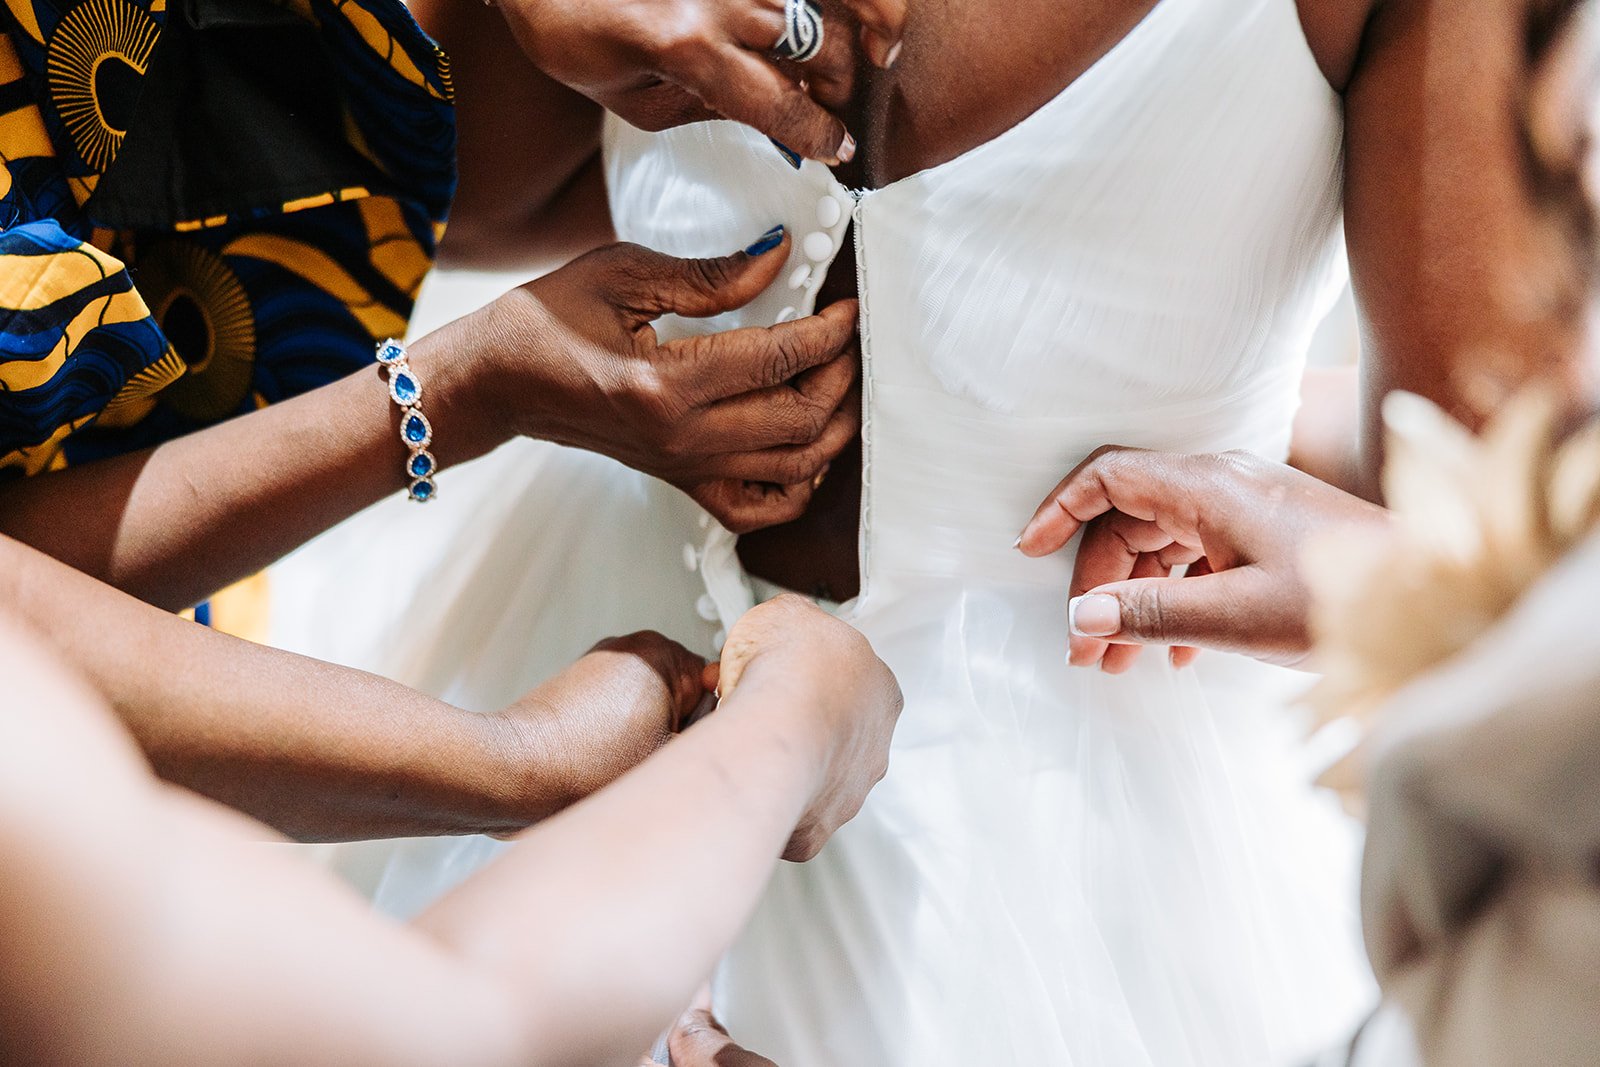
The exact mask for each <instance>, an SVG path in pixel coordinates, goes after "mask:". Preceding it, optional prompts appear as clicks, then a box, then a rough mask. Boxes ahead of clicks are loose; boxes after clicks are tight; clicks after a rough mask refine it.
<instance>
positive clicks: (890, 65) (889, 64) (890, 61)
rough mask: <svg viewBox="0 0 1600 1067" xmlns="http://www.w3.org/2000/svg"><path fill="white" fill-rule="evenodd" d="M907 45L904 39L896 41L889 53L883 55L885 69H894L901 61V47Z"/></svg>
mask: <svg viewBox="0 0 1600 1067" xmlns="http://www.w3.org/2000/svg"><path fill="white" fill-rule="evenodd" d="M904 46H905V42H904V41H896V42H895V44H894V47H893V48H891V49H889V54H888V55H886V56H884V57H883V69H884V70H892V69H894V65H895V64H896V63H898V62H899V61H900V49H901V48H902V47H904Z"/></svg>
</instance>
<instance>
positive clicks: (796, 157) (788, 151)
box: [767, 137, 805, 170]
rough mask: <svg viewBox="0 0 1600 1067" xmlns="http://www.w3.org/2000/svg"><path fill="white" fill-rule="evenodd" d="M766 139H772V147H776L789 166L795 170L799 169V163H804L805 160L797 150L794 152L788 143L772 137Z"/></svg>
mask: <svg viewBox="0 0 1600 1067" xmlns="http://www.w3.org/2000/svg"><path fill="white" fill-rule="evenodd" d="M767 140H769V141H772V147H774V148H776V149H777V150H778V154H779V155H781V156H783V158H784V159H786V160H788V161H789V166H791V167H793V168H794V169H795V170H799V169H800V164H802V163H804V162H805V160H804V159H802V158H801V156H800V153H799V152H796V151H795V150H794V149H792V148H790V147H789V146H788V145H786V144H784V143H783V142H781V141H778V140H775V139H774V138H771V137H768V138H767Z"/></svg>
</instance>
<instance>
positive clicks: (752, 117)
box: [663, 43, 856, 166]
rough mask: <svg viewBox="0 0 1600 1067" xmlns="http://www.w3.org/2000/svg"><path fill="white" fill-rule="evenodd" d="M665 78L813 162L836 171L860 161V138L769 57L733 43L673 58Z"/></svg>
mask: <svg viewBox="0 0 1600 1067" xmlns="http://www.w3.org/2000/svg"><path fill="white" fill-rule="evenodd" d="M764 47H770V45H767V46H764ZM663 73H664V74H666V75H667V77H669V78H671V79H672V80H673V81H675V82H677V83H678V84H679V85H681V86H683V87H684V88H685V89H688V90H689V91H690V92H692V93H694V94H695V95H696V96H698V97H699V98H700V99H701V100H702V101H703V102H704V103H705V104H706V106H707V107H710V108H711V109H713V110H714V111H716V112H718V113H719V114H721V115H723V116H725V117H727V118H730V119H732V120H734V121H735V122H742V123H744V124H745V125H747V126H752V127H754V128H755V129H757V130H759V131H760V132H762V133H764V134H766V135H767V136H768V137H771V138H774V139H776V140H778V141H781V142H783V143H784V144H786V145H788V146H789V147H790V148H792V149H793V150H794V151H796V152H799V153H800V154H801V155H802V156H805V157H806V158H807V159H819V160H821V161H823V162H824V163H827V164H829V165H830V166H831V165H834V164H838V163H846V162H849V161H850V160H851V159H852V158H854V157H855V150H856V145H855V138H853V137H851V136H850V134H849V133H848V132H847V131H846V130H845V126H844V123H842V122H840V121H839V120H838V119H837V118H835V117H834V116H833V115H831V114H829V113H828V111H827V110H826V109H825V108H823V106H822V105H821V104H819V103H817V102H816V101H815V100H813V99H812V98H811V96H810V95H809V94H808V93H807V92H806V91H805V90H804V89H802V88H801V87H800V86H799V84H798V83H796V82H794V81H792V80H790V79H789V78H788V77H786V76H785V75H784V74H783V72H782V71H780V70H778V69H777V67H775V66H774V65H773V63H772V61H771V60H770V59H768V58H767V57H766V56H764V55H758V54H756V53H754V52H750V51H747V50H746V49H744V48H742V47H739V46H738V45H735V44H731V43H730V44H727V45H724V46H722V47H720V48H717V49H715V50H711V51H706V52H694V53H685V54H683V55H681V56H675V57H669V65H668V66H667V67H666V69H664V70H663Z"/></svg>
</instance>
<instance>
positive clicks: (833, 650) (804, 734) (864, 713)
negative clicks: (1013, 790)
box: [717, 596, 903, 862]
mask: <svg viewBox="0 0 1600 1067" xmlns="http://www.w3.org/2000/svg"><path fill="white" fill-rule="evenodd" d="M717 680H718V681H719V683H720V684H719V686H718V691H719V692H720V693H721V694H722V702H723V708H724V709H728V708H729V705H730V702H731V701H737V703H738V704H741V705H742V704H743V703H745V702H747V701H748V702H750V703H755V702H757V701H761V702H763V703H766V704H769V706H770V709H774V710H775V709H780V708H781V709H787V710H790V711H792V712H793V714H791V716H790V718H791V722H789V723H788V724H787V725H788V726H790V727H791V728H793V729H795V730H797V731H798V736H799V737H800V738H801V740H802V742H803V747H802V749H801V750H802V751H806V752H811V753H813V754H814V755H815V757H816V759H817V760H818V765H819V767H820V768H821V774H820V776H819V778H818V787H817V790H816V792H815V793H814V794H813V796H812V798H811V803H810V805H809V807H808V808H807V810H806V813H805V816H804V817H803V818H802V819H801V820H800V824H799V826H798V827H797V828H796V829H795V832H794V836H793V837H792V838H790V840H789V846H788V848H787V849H786V850H785V851H784V854H783V858H784V859H787V860H793V861H796V862H804V861H805V860H809V859H811V858H812V857H814V856H815V855H816V854H817V853H818V852H820V851H822V846H823V845H825V844H827V842H828V839H829V838H830V837H832V836H833V834H834V832H835V831H837V830H838V829H839V827H841V826H843V825H844V824H845V823H847V822H849V821H850V820H851V819H853V818H855V816H856V813H857V812H858V811H860V810H861V805H862V803H863V802H865V800H866V798H867V794H868V793H869V792H871V791H872V787H873V786H875V785H877V784H878V783H879V782H880V781H882V780H883V776H884V775H885V774H886V773H888V769H889V741H890V739H891V738H892V737H893V735H894V726H895V723H896V721H898V719H899V718H900V709H901V707H902V705H903V700H902V697H901V694H900V686H899V684H898V683H897V682H896V681H895V678H894V675H893V674H891V673H890V671H889V668H888V667H887V666H886V665H885V664H884V662H883V661H882V660H880V659H879V658H878V657H877V655H876V654H875V653H874V652H873V651H872V646H871V645H869V644H868V643H867V639H866V638H865V637H862V636H861V634H860V633H858V632H857V631H856V630H855V629H854V628H853V627H851V626H849V625H848V624H846V623H843V622H840V621H839V620H838V619H835V618H833V617H832V616H831V615H828V614H827V613H825V612H823V611H821V610H820V609H818V608H817V607H816V606H815V605H813V604H811V603H810V602H808V601H806V600H804V599H802V598H801V597H798V596H781V597H778V598H777V599H776V600H771V601H768V602H767V603H765V604H762V605H761V606H759V607H757V608H755V609H754V610H753V611H751V612H749V613H748V614H746V615H745V617H744V618H743V619H740V620H739V622H738V623H737V624H736V625H735V626H734V628H733V630H732V631H731V632H730V633H729V635H728V643H727V644H726V645H724V646H723V649H722V663H721V667H720V678H719V679H717ZM736 692H737V694H738V695H737V697H736V696H735V693H736ZM774 692H780V693H782V694H783V696H782V699H781V700H777V699H774V700H770V701H768V700H767V699H766V694H769V693H774ZM725 713H726V710H724V711H723V712H721V713H720V714H725ZM765 713H771V711H769V708H768V707H763V708H757V709H755V710H754V711H753V714H757V715H760V714H765Z"/></svg>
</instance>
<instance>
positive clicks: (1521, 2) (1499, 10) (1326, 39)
mask: <svg viewBox="0 0 1600 1067" xmlns="http://www.w3.org/2000/svg"><path fill="white" fill-rule="evenodd" d="M1295 3H1296V5H1297V6H1298V7H1299V10H1300V25H1301V27H1302V28H1303V29H1304V30H1305V35H1306V43H1307V44H1309V45H1310V46H1311V52H1312V54H1313V55H1315V56H1316V58H1317V64H1318V65H1319V66H1320V67H1321V68H1322V73H1323V74H1324V75H1326V76H1327V79H1328V83H1329V84H1330V85H1332V86H1333V87H1334V88H1335V89H1337V90H1339V91H1340V92H1343V91H1344V90H1345V88H1346V87H1347V86H1348V85H1349V84H1350V82H1351V80H1352V79H1353V78H1354V77H1355V76H1356V75H1357V74H1358V73H1359V72H1360V70H1361V68H1362V66H1363V63H1364V62H1365V61H1366V59H1367V58H1368V57H1369V56H1370V55H1372V54H1373V53H1374V52H1376V51H1379V50H1380V48H1379V46H1380V45H1381V46H1395V45H1398V46H1399V50H1400V51H1405V50H1406V48H1407V44H1408V41H1409V42H1410V43H1411V44H1412V45H1414V47H1416V48H1421V47H1423V45H1424V39H1425V38H1426V36H1427V34H1428V32H1429V27H1430V26H1433V27H1438V26H1441V25H1442V26H1448V25H1449V24H1451V23H1452V22H1460V21H1462V20H1466V21H1478V22H1481V23H1494V22H1497V20H1498V21H1500V22H1503V21H1504V20H1505V19H1507V18H1509V19H1512V20H1514V21H1517V22H1520V21H1522V20H1523V19H1524V18H1525V17H1527V16H1532V15H1534V14H1537V13H1541V12H1542V13H1546V14H1549V13H1551V12H1554V11H1558V10H1560V9H1563V8H1570V7H1573V6H1576V5H1575V0H1295ZM1387 50H1389V51H1391V52H1392V51H1394V49H1393V48H1392V47H1390V48H1388V49H1387Z"/></svg>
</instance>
